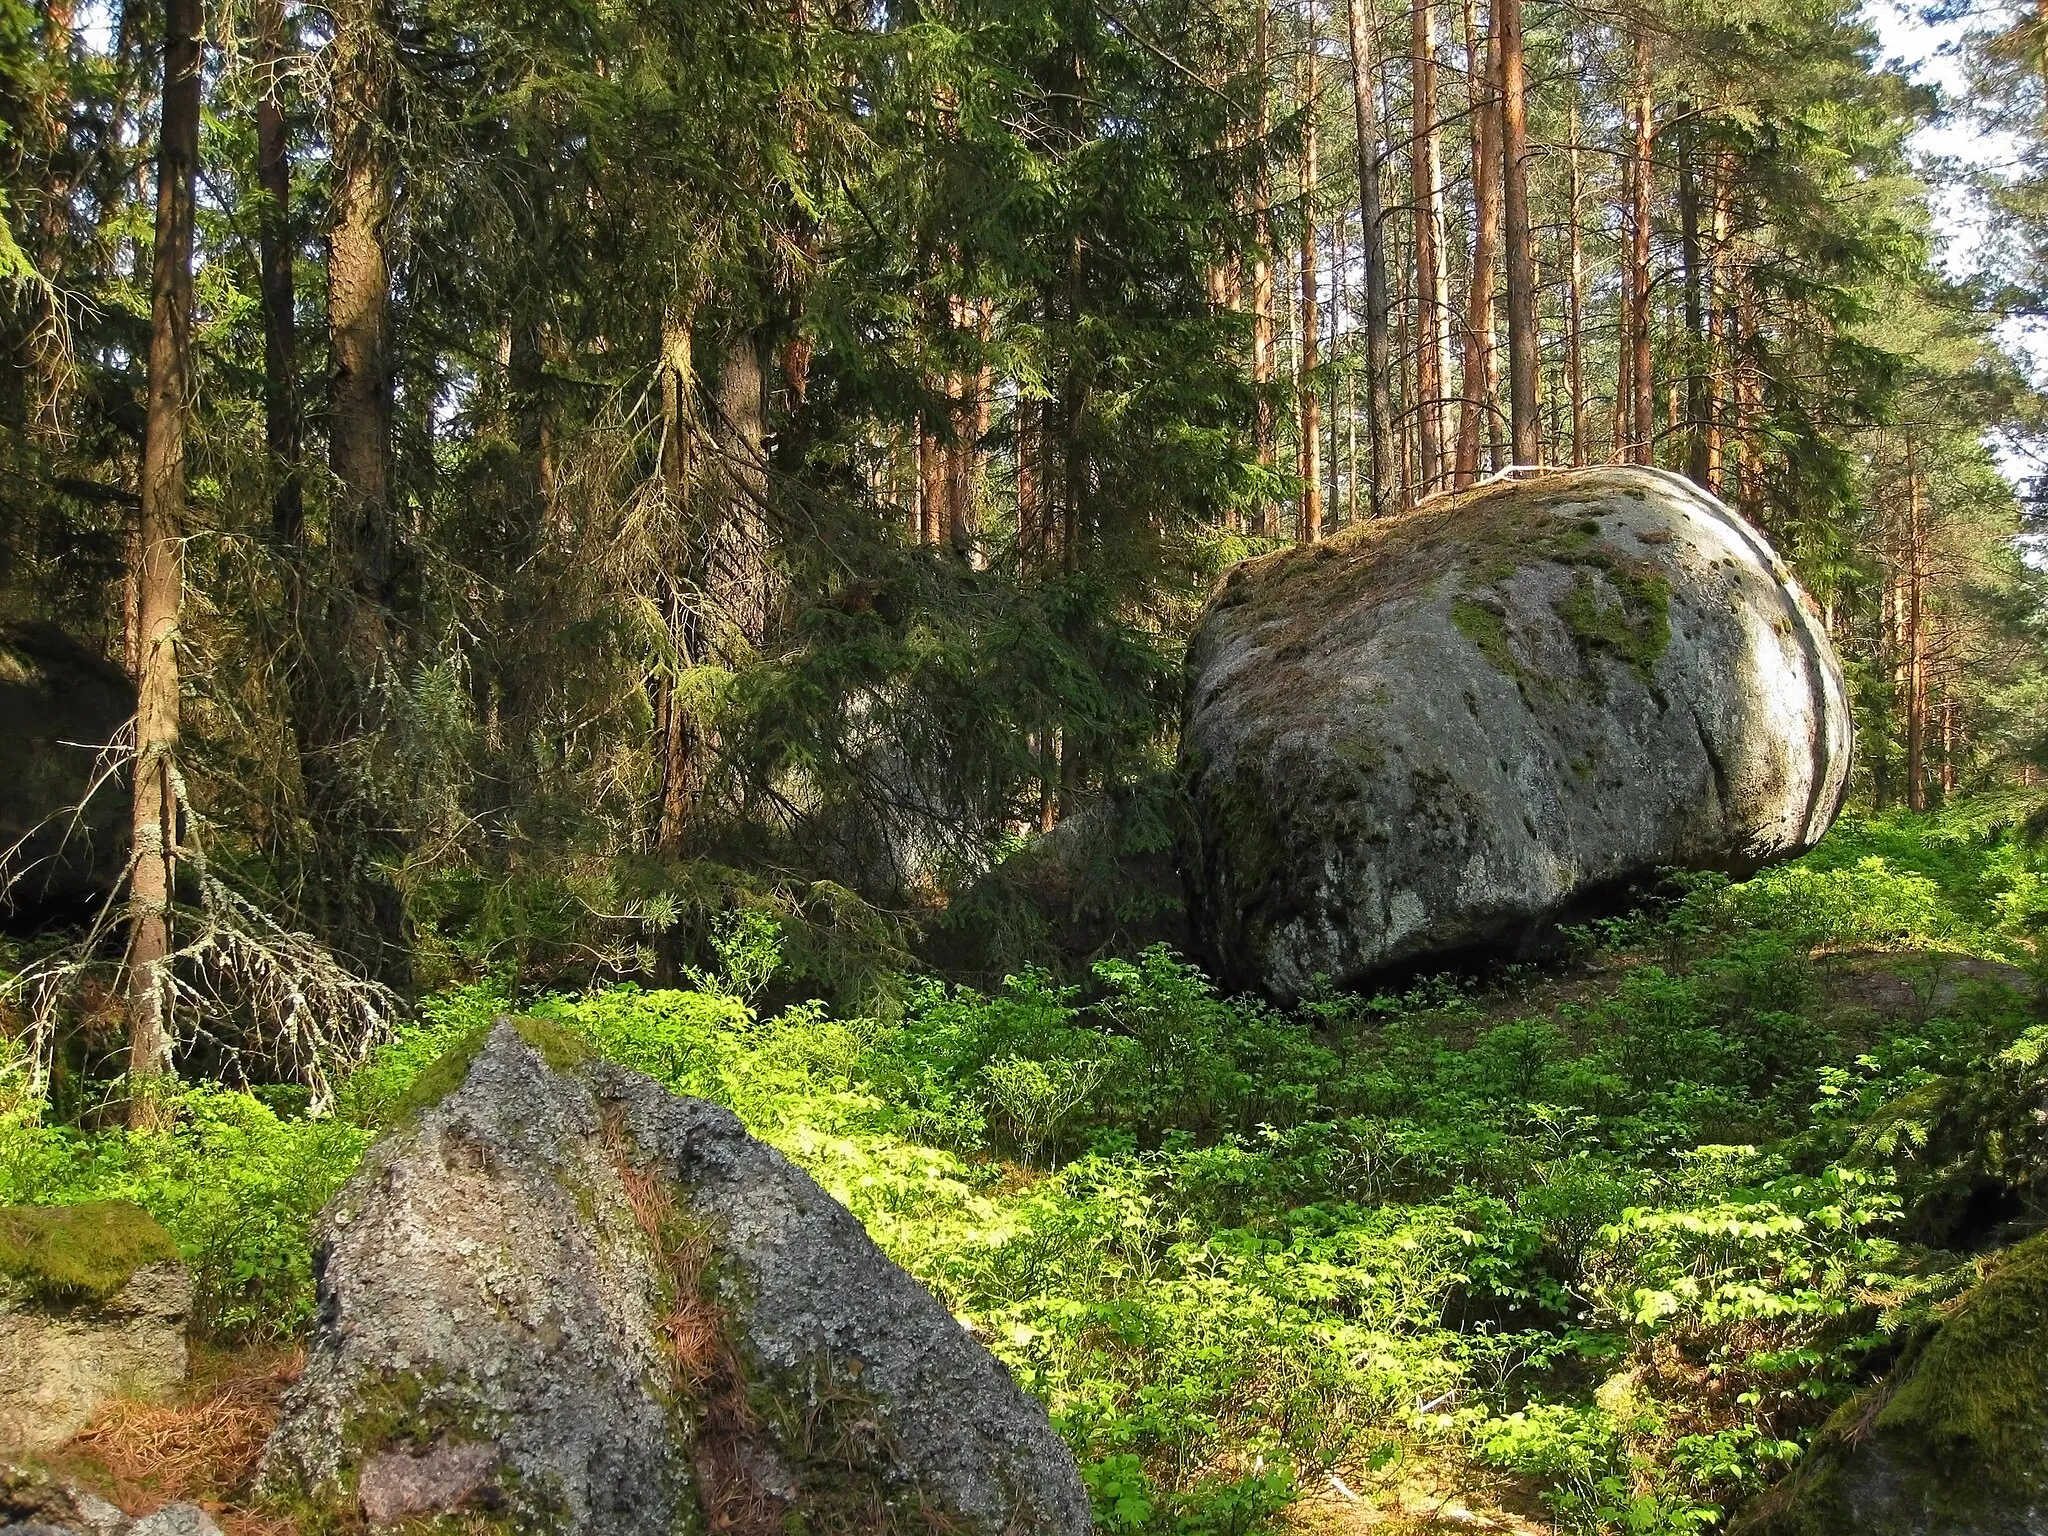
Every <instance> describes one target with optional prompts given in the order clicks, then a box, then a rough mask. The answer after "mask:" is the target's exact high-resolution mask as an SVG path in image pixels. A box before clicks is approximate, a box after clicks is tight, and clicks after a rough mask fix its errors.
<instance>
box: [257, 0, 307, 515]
mask: <svg viewBox="0 0 2048 1536" xmlns="http://www.w3.org/2000/svg"><path fill="white" fill-rule="evenodd" d="M255 19H256V68H257V71H258V73H259V75H260V77H261V79H262V90H263V94H262V95H261V96H260V97H259V98H258V99H257V102H256V181H257V184H258V185H259V186H260V187H262V189H263V199H264V202H263V212H262V216H261V217H260V218H259V219H258V221H257V227H256V251H257V269H258V287H259V289H260V290H261V292H262V295H263V441H264V446H265V447H267V448H268V449H269V450H270V461H271V473H272V474H274V475H276V476H277V477H278V481H277V489H276V491H274V492H273V493H272V495H271V500H270V522H271V527H272V529H273V530H274V531H275V532H276V534H277V536H278V537H279V538H280V539H282V540H284V541H286V542H296V541H297V539H298V537H299V531H300V528H301V526H302V525H303V524H304V522H305V492H304V486H303V481H302V477H301V474H300V469H299V365H298V350H299V340H298V324H297V312H296V305H297V297H296V295H295V293H294V291H293V284H292V244H293V242H292V236H291V210H292V167H291V157H290V153H289V150H288V146H287V144H286V141H285V123H284V104H283V102H282V100H281V99H280V93H281V89H282V87H281V82H280V80H279V75H280V72H281V70H282V67H283V60H284V56H285V45H286V38H285V19H284V0H256V18H255Z"/></svg>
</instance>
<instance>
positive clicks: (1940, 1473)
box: [1734, 1235, 2048, 1536]
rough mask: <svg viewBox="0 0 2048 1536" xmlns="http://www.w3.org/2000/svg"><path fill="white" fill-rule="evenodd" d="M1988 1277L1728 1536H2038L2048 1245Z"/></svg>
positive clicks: (2011, 1259) (2046, 1240)
mask: <svg viewBox="0 0 2048 1536" xmlns="http://www.w3.org/2000/svg"><path fill="white" fill-rule="evenodd" d="M1991 1266H1992V1267H1991V1270H1990V1273H1989V1275H1988V1276H1987V1277H1986V1278H1985V1279H1984V1280H1983V1281H1981V1282H1980V1283H1979V1284H1978V1285H1977V1286H1976V1287H1975V1289H1973V1290H1972V1291H1971V1292H1970V1293H1969V1294H1968V1295H1967V1296H1965V1297H1964V1298H1963V1300H1962V1302H1961V1303H1960V1304H1959V1305H1958V1306H1957V1307H1956V1309H1955V1310H1954V1311H1953V1312H1952V1313H1950V1314H1949V1315H1948V1316H1947V1317H1946V1318H1945V1319H1943V1320H1942V1322H1941V1323H1940V1325H1939V1327H1938V1328H1937V1329H1936V1330H1935V1331H1934V1332H1933V1333H1932V1334H1931V1336H1929V1337H1927V1338H1925V1339H1923V1340H1921V1341H1920V1342H1919V1343H1918V1344H1917V1345H1916V1346H1915V1347H1914V1348H1912V1349H1910V1350H1909V1351H1908V1352H1907V1354H1906V1357H1905V1358H1904V1359H1903V1360H1902V1361H1901V1362H1900V1363H1899V1365H1898V1367H1897V1368H1896V1369H1895V1370H1894V1371H1893V1372H1892V1374H1891V1376H1890V1377H1889V1378H1888V1379H1886V1380H1885V1381H1884V1382H1882V1383H1881V1384H1880V1385H1879V1386H1877V1387H1876V1388H1875V1389H1873V1390H1872V1391H1871V1392H1870V1393H1868V1394H1866V1395H1865V1396H1864V1397H1862V1398H1860V1399H1858V1400H1856V1401H1854V1402H1851V1403H1850V1404H1849V1405H1848V1406H1847V1407H1845V1408H1844V1409H1842V1411H1841V1412H1840V1413H1838V1414H1837V1415H1836V1416H1835V1417H1834V1418H1833V1419H1832V1420H1830V1421H1829V1423H1828V1425H1827V1427H1826V1428H1825V1429H1823V1430H1822V1431H1821V1433H1820V1435H1819V1436H1818V1438H1817V1439H1816V1440H1815V1442H1814V1444H1813V1446H1812V1448H1811V1449H1810V1450H1809V1451H1808V1452H1807V1454H1806V1457H1805V1459H1804V1460H1803V1461H1802V1462H1801V1463H1800V1465H1799V1468H1798V1470H1797V1471H1795V1472H1794V1473H1793V1474H1792V1475H1791V1476H1790V1477H1788V1478H1786V1479H1785V1481H1784V1482H1782V1483H1780V1484H1779V1485H1778V1486H1777V1487H1775V1488H1773V1489H1772V1490H1771V1491H1770V1492H1769V1493H1767V1494H1765V1495H1764V1497H1763V1498H1761V1499H1759V1500H1758V1501H1757V1503H1756V1504H1755V1506H1754V1507H1752V1508H1751V1509H1750V1510H1748V1511H1747V1512H1746V1513H1745V1514H1744V1516H1743V1517H1742V1518H1741V1519H1740V1520H1738V1521H1737V1522H1736V1524H1735V1527H1734V1530H1735V1532H1736V1533H1737V1536H1841V1533H1846V1532H1853V1533H1855V1536H2048V1235H2044V1236H2039V1237H2033V1238H2029V1239H2028V1240H2027V1241H2026V1242H2024V1243H2021V1244H2019V1245H2018V1246H2017V1247H2014V1248H2011V1249H2008V1250H2007V1251H2005V1252H2004V1253H2002V1254H1999V1255H1998V1256H1996V1258H1994V1259H1993V1260H1992V1261H1991Z"/></svg>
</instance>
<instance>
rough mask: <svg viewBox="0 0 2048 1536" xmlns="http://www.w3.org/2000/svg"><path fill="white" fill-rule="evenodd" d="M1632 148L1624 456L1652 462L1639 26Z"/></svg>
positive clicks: (1647, 122) (1643, 53)
mask: <svg viewBox="0 0 2048 1536" xmlns="http://www.w3.org/2000/svg"><path fill="white" fill-rule="evenodd" d="M1635 75H1636V99H1635V150H1634V154H1633V156H1632V157H1631V162H1630V164H1631V169H1632V170H1633V172H1634V176H1633V179H1632V181H1631V183H1630V188H1629V191H1630V197H1631V200H1632V206H1631V208H1630V234H1631V239H1630V242H1629V261H1628V273H1627V277H1628V285H1629V311H1628V313H1629V322H1630V328H1631V332H1632V334H1631V335H1630V336H1629V338H1628V348H1629V375H1630V379H1631V382H1632V385H1633V388H1634V399H1633V401H1632V402H1631V404H1630V409H1629V415H1630V417H1631V421H1630V425H1631V427H1632V429H1633V432H1634V439H1633V441H1632V442H1631V443H1630V445H1629V447H1630V452H1629V459H1630V461H1631V462H1633V463H1636V464H1649V463H1653V462H1655V454H1654V451H1653V450H1654V447H1655V438H1656V419H1657V403H1656V378H1655V376H1654V374H1653V373H1652V371H1651V367H1652V365H1651V361H1650V323H1651V319H1652V316H1651V314H1650V192H1651V179H1652V174H1653V170H1652V161H1651V156H1652V155H1653V153H1654V152H1655V149H1656V119H1655V117H1654V116H1653V113H1652V107H1651V101H1650V36H1649V33H1647V32H1643V31H1638V32H1637V33H1636V39H1635Z"/></svg>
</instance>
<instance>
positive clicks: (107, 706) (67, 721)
mask: <svg viewBox="0 0 2048 1536" xmlns="http://www.w3.org/2000/svg"><path fill="white" fill-rule="evenodd" d="M134 713H135V689H134V687H133V685H132V684H130V683H129V681H128V678H127V675H126V674H125V673H123V672H122V671H121V669H120V668H119V667H117V666H115V665H114V664H113V663H112V662H110V661H108V660H106V659H105V658H104V657H102V656H100V655H99V654H98V653H97V652H95V651H92V650H90V649H88V648H87V647H85V646H83V645H81V644H80V643H79V642H78V641H76V640H74V639H72V638H71V636H69V635H67V634H65V633H64V632H63V631H62V630H60V629H57V628H56V627H54V626H52V625H48V624H5V623H0V856H4V855H6V854H7V852H8V850H9V849H13V848H16V845H17V844H19V845H20V847H19V851H17V852H16V853H15V854H14V857H13V858H12V859H11V860H9V861H8V862H7V863H6V864H5V865H4V866H0V915H4V916H11V917H13V918H14V919H15V920H16V921H17V922H31V923H33V922H41V921H48V920H53V919H54V920H61V919H64V918H69V917H75V916H77V915H79V914H80V913H81V912H83V911H85V910H88V909H89V908H90V906H91V905H92V903H94V902H96V901H99V900H103V899H104V898H105V897H106V896H107V894H108V893H109V892H111V891H112V890H113V889H114V888H115V887H116V886H117V885H118V884H119V883H120V880H121V875H122V872H123V870H124V869H125V868H126V867H127V861H128V813H129V805H128V794H127V791H126V788H125V787H124V785H123V784H122V783H121V782H111V781H110V782H108V783H104V784H101V785H100V786H99V787H98V790H97V792H95V793H93V794H92V795H91V796H90V798H88V795H87V791H88V790H90V789H92V787H93V782H94V777H95V773H96V771H97V770H98V768H99V765H100V753H101V750H102V749H103V748H105V747H106V745H107V744H108V743H109V742H111V741H112V740H113V739H114V737H115V735H116V733H118V732H119V731H120V729H121V727H122V726H123V725H124V724H126V723H127V721H128V718H129V717H130V716H131V715H133V714H134ZM80 807H82V809H79V808H80Z"/></svg>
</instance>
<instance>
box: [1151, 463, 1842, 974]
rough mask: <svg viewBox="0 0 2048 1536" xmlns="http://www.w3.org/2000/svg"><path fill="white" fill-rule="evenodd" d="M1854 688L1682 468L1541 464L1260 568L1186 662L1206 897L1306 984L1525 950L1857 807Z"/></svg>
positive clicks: (1258, 949) (1220, 950)
mask: <svg viewBox="0 0 2048 1536" xmlns="http://www.w3.org/2000/svg"><path fill="white" fill-rule="evenodd" d="M1850 745H1851V735H1850V723H1849V708H1848V697H1847V693H1846V690H1845V686H1844V683H1843V678H1842V671H1841V667H1840V665H1839V664H1838V662H1837V661H1836V658H1835V654H1834V650H1833V647H1832V646H1831V645H1830V644H1829V642H1828V637H1827V632H1826V629H1825V628H1824V626H1823V625H1822V623H1821V621H1820V618H1819V615H1818V614H1817V613H1816V612H1815V611H1814V610H1813V608H1812V607H1811V605H1810V604H1809V603H1808V602H1807V600H1806V598H1805V596H1804V595H1803V594H1802V593H1801V592H1800V590H1799V587H1798V584H1797V583H1796V582H1795V581H1794V580H1793V579H1792V577H1791V575H1790V573H1789V572H1788V571H1787V570H1786V569H1785V567H1784V565H1783V563H1782V562H1781V561H1779V559H1778V558H1777V556H1776V555H1775V554H1774V553H1773V552H1772V550H1771V547H1770V545H1769V544H1768V543H1767V542H1766V541H1765V540H1764V539H1763V537H1762V536H1761V535H1760V534H1759V533H1758V532H1757V531H1756V530H1755V529H1754V528H1752V527H1751V526H1750V525H1749V524H1748V523H1746V522H1744V521H1743V520H1742V518H1741V517H1739V516H1738V515H1737V514H1736V513H1734V512H1733V511H1731V510H1730V509H1729V508H1728V507H1726V506H1724V505H1723V504H1722V503H1721V502H1719V501H1717V500H1715V499H1714V498H1713V497H1712V496H1709V495H1708V494H1707V493H1706V492H1704V491H1702V490H1700V489H1699V488H1698V487H1696V486H1694V485H1693V484H1691V482H1689V481H1687V480H1684V479H1682V478H1680V477H1679V476H1677V475H1673V474H1668V473H1665V472H1663V471H1661V470H1653V469H1635V468H1609V469H1596V470H1579V471H1574V472H1568V473H1560V474H1554V475H1546V476H1543V477H1540V478H1537V479H1531V480H1527V481H1522V482H1516V483H1504V484H1500V485H1494V486H1489V487H1486V488H1484V489H1481V490H1477V491H1473V492H1469V493H1466V494H1461V495H1458V496H1452V497H1445V498H1443V499H1441V500H1436V501H1432V502H1429V503H1426V504H1425V505H1423V506H1422V507H1419V508H1417V509H1416V510H1414V511H1412V512H1409V513H1406V514H1404V515H1402V516H1400V517H1395V518H1388V519H1386V520H1384V521H1375V522H1367V523H1360V524H1356V525H1354V526H1353V527H1351V528H1348V529H1346V530H1344V531H1343V532H1342V533H1340V534H1338V535H1337V536H1336V537H1334V538H1332V539H1329V540H1327V541H1325V542H1323V543H1320V544H1312V545H1302V546H1300V547H1298V548H1294V549H1289V550H1282V551H1279V552H1276V553H1274V554H1269V555H1264V556H1261V557H1259V558H1258V559H1255V560H1248V561H1245V562H1244V563H1243V564H1241V565H1238V566H1236V567H1235V568H1233V569H1232V570H1231V572H1230V573H1229V574H1228V575H1227V576H1226V577H1225V578H1224V580H1223V583H1222V584H1221V586H1219V587H1218V589H1217V591H1216V594H1215V596H1214V597H1212V598H1211V599H1210V602H1209V606H1208V608H1207V610H1206V611H1205V612H1204V614H1203V616H1202V618H1201V621H1200V623H1199V624H1198V625H1197V627H1196V631H1195V635H1194V638H1193V641H1192V642H1191V644H1190V647H1189V653H1188V701H1187V714H1186V719H1185V722H1184V726H1183V730H1182V733H1181V747H1180V767H1181V773H1182V777H1183V780H1184V782H1185V785H1186V788H1187V792H1188V797H1189V801H1190V815H1191V818H1192V833H1191V835H1190V837H1189V838H1188V841H1187V846H1186V847H1185V848H1184V850H1183V857H1182V876H1183V878H1184V880H1185V881H1186V884H1187V893H1188V908H1189V916H1190V918H1191V919H1192V923H1193V929H1194V932H1195V935H1196V938H1197V940H1198V943H1199V946H1200V947H1201V949H1202V950H1203V951H1204V952H1205V955H1206V958H1208V959H1209V960H1210V961H1211V962H1212V963H1213V964H1214V965H1215V967H1216V969H1217V970H1218V971H1219V972H1220V974H1221V975H1222V977H1223V979H1224V980H1225V981H1226V982H1228V983H1230V984H1232V985H1237V986H1245V987H1254V988H1257V989H1259V990H1261V991H1264V992H1266V993H1268V994H1271V995H1275V996H1278V997H1281V998H1284V999H1289V1000H1292V999H1295V998H1299V997H1301V996H1303V995H1305V994H1307V993H1309V992H1311V991H1313V990H1314V988H1315V986H1316V985H1317V982H1316V978H1317V977H1318V976H1323V977H1326V978H1328V980H1329V981H1330V982H1332V983H1334V984H1336V985H1337V986H1340V987H1343V986H1353V985H1358V984H1360V983H1363V982H1365V981H1367V980H1369V979H1371V978H1372V977H1374V976H1375V974H1376V973H1380V972H1384V971H1387V970H1389V969H1391V968H1397V967H1408V968H1412V967H1417V966H1420V965H1423V964H1435V965H1442V964H1446V963H1451V962H1454V961H1456V960H1459V959H1461V958H1466V957H1470V958H1475V959H1477V958H1488V959H1490V958H1505V959H1523V958H1528V957H1530V956H1532V955H1533V954H1535V953H1536V952H1538V951H1539V950H1540V949H1541V948H1542V947H1543V946H1544V945H1545V944H1546V943H1547V941H1548V935H1549V934H1550V933H1552V932H1553V931H1554V930H1555V928H1556V927H1557V925H1558V924H1560V923H1567V922H1575V921H1579V920H1581V918H1582V917H1584V916H1587V915H1593V914H1596V913H1598V912H1599V910H1600V909H1601V908H1603V907H1605V906H1609V905H1612V904H1615V903H1617V902H1619V901H1620V900H1621V899H1622V898H1624V897H1625V896H1626V895H1628V894H1630V893H1632V892H1634V891H1636V890H1639V889H1640V888H1641V887H1642V886H1644V885H1645V884H1647V883H1650V882H1653V881H1654V880H1655V878H1656V877H1657V874H1658V872H1659V871H1660V870H1662V869H1665V868H1667V867H1676V868H1680V869H1693V870H1720V871H1723V872H1726V873H1729V874H1738V875H1740V874H1748V873H1750V872H1752V871H1754V870H1755V869H1757V868H1758V867H1759V866H1761V865H1762V864H1764V863H1766V862H1768V861H1769V860H1772V859H1776V858H1780V857H1784V856H1787V855H1790V854H1795V853H1799V852H1802V851H1803V850H1805V849H1807V848H1810V847H1812V846H1813V844H1814V843H1815V842H1817V841H1818V840H1819V839H1820V836H1821V834H1822V833H1823V832H1825V831H1826V830H1827V828H1828V824H1829V823H1830V822H1831V821H1832V820H1833V819H1834V815H1835V812H1836V810H1837V809H1839V807H1840V804H1841V799H1842V793H1843V789H1844V786H1845V784H1846V782H1847V776H1848V771H1849V756H1850Z"/></svg>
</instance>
